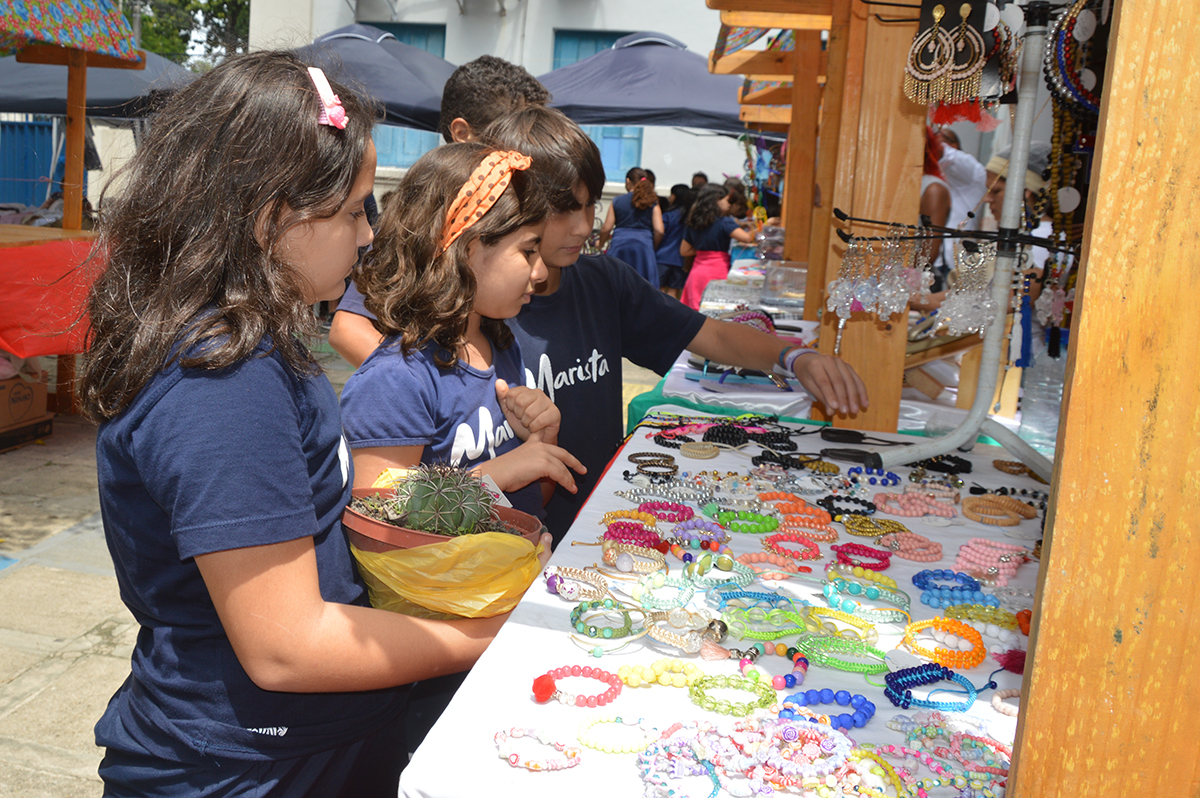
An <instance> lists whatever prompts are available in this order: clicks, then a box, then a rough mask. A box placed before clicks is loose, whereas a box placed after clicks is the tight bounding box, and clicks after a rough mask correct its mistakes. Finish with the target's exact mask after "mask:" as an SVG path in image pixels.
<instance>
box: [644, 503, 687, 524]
mask: <svg viewBox="0 0 1200 798" xmlns="http://www.w3.org/2000/svg"><path fill="white" fill-rule="evenodd" d="M638 511H639V512H643V513H649V514H650V515H652V516H654V517H655V518H657V519H658V520H659V521H668V522H670V523H673V524H677V523H681V522H683V521H687V520H689V519H691V518H692V517H693V516H694V515H696V511H695V510H693V509H692V508H691V507H688V506H687V505H686V504H679V503H678V502H659V501H649V502H642V503H641V504H639V505H638Z"/></svg>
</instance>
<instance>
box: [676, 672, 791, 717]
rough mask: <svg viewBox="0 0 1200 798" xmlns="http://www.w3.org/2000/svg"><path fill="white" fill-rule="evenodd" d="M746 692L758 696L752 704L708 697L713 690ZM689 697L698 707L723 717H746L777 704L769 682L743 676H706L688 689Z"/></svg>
mask: <svg viewBox="0 0 1200 798" xmlns="http://www.w3.org/2000/svg"><path fill="white" fill-rule="evenodd" d="M726 688H728V689H731V690H745V691H747V692H751V693H754V694H755V695H756V696H758V698H757V700H755V701H751V702H746V703H743V702H731V701H726V700H724V699H715V698H712V697H711V696H709V695H708V693H707V691H708V690H713V689H717V690H720V689H726ZM688 697H689V698H691V700H692V703H693V704H695V705H696V706H698V707H700V708H702V709H706V710H708V711H709V712H717V713H720V714H722V715H735V716H739V717H745V716H746V715H749V714H750V713H751V712H753V711H754V710H756V709H766V708H767V707H769V706H771V704H773V703H775V688H773V687H771V685H770V683H769V682H762V681H758V680H751V679H745V678H743V677H741V676H704V677H702V678H700V679H697V680H696V683H695V684H693V685H692V686H691V687H689V688H688Z"/></svg>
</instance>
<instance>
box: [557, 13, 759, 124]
mask: <svg viewBox="0 0 1200 798" xmlns="http://www.w3.org/2000/svg"><path fill="white" fill-rule="evenodd" d="M538 80H540V81H541V82H542V83H543V84H544V85H545V86H546V88H547V89H549V90H550V92H551V94H553V95H554V99H553V101H552V102H551V103H550V104H551V105H552V106H554V107H555V108H558V109H559V110H560V111H562V112H563V113H564V114H566V115H567V116H569V117H571V119H574V120H575V121H576V122H577V123H578V124H581V125H660V126H671V127H695V128H703V129H706V130H717V131H721V132H725V133H745V132H746V127H745V125H743V124H742V122H741V120H740V119H739V117H738V111H739V107H738V89H739V88H740V87H741V85H742V78H741V77H738V76H734V75H714V74H712V73H710V72H709V71H708V62H707V61H706V60H705V58H704V57H703V56H701V55H698V54H696V53H693V52H689V51H688V49H687V45H685V44H683V43H682V42H680V41H679V40H678V39H673V38H671V37H670V36H666V35H664V34H662V33H654V32H651V31H645V32H642V33H631V34H629V35H628V36H623V37H621V38H620V39H618V40H617V41H616V42H615V43H614V44H613V46H612V47H611V48H610V49H608V50H603V51H601V52H599V53H596V54H595V55H594V56H592V57H591V58H586V59H584V60H583V61H579V62H576V63H574V64H570V65H569V66H565V67H562V68H561V69H556V70H554V71H553V72H548V73H546V74H545V75H542V76H541V77H539V78H538Z"/></svg>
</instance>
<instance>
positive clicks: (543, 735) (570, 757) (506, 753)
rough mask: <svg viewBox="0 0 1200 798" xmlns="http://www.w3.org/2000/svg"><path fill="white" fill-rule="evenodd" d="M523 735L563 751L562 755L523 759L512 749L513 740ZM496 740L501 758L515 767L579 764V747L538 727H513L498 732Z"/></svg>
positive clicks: (557, 767)
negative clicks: (562, 740) (541, 758)
mask: <svg viewBox="0 0 1200 798" xmlns="http://www.w3.org/2000/svg"><path fill="white" fill-rule="evenodd" d="M522 737H528V738H530V739H531V740H537V741H538V742H539V743H541V744H542V745H545V746H549V747H550V748H553V749H554V750H555V751H562V754H563V755H562V756H561V757H551V758H549V759H543V760H537V759H521V757H520V756H519V755H517V754H516V753H514V752H513V750H512V743H511V741H512V740H518V739H520V738H522ZM492 739H493V740H495V741H496V751H497V752H498V753H499V754H500V758H501V759H507V760H508V764H509V765H511V766H513V767H515V768H525V769H526V770H533V771H538V770H566V769H567V768H573V767H575V766H576V765H578V764H579V753H580V751H579V749H578V748H576V747H575V746H568V745H567V744H566V743H562V742H558V741H556V740H555V739H554V738H553V737H551V736H550V734H549V733H548V732H544V731H539V730H538V729H521V728H516V727H514V728H511V729H509V730H508V731H507V732H502V731H499V732H496V735H495V736H494V737H493V738H492Z"/></svg>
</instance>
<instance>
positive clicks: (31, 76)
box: [0, 53, 196, 119]
mask: <svg viewBox="0 0 1200 798" xmlns="http://www.w3.org/2000/svg"><path fill="white" fill-rule="evenodd" d="M195 77H196V75H195V74H194V73H192V72H190V71H189V70H186V69H184V68H183V67H181V66H179V65H178V64H176V63H173V62H171V61H168V60H167V59H165V58H163V57H162V56H160V55H156V54H155V53H146V68H145V69H95V70H92V71H91V72H90V74H89V75H88V83H87V115H88V118H89V119H97V118H109V119H134V118H138V117H142V116H145V115H146V114H147V113H148V112H149V111H150V108H151V105H152V102H153V97H154V94H155V93H156V92H160V91H171V90H173V89H177V88H179V87H181V86H185V85H187V84H188V83H189V82H191V81H192V80H194V79H195ZM0 112H7V113H20V114H46V115H52V116H65V115H66V113H67V68H66V67H65V66H57V65H52V64H22V63H18V62H17V59H16V56H8V57H7V58H0Z"/></svg>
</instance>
